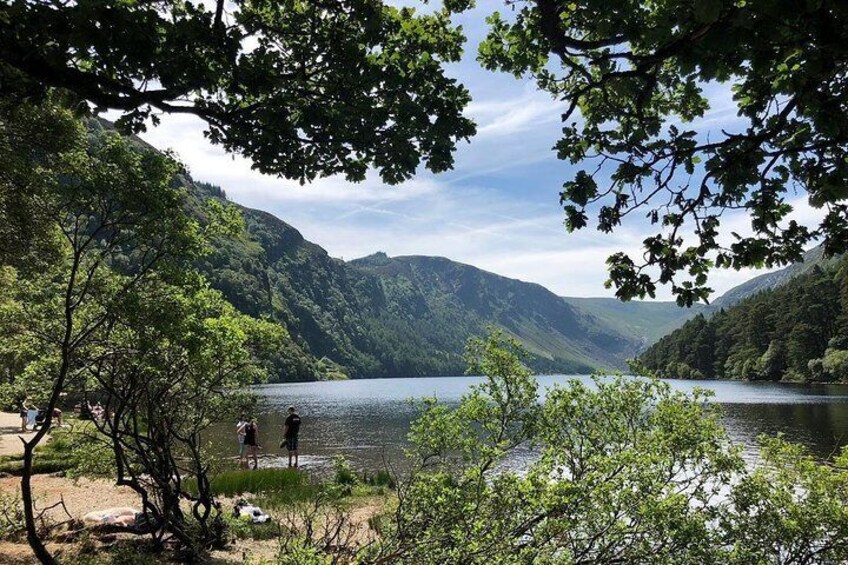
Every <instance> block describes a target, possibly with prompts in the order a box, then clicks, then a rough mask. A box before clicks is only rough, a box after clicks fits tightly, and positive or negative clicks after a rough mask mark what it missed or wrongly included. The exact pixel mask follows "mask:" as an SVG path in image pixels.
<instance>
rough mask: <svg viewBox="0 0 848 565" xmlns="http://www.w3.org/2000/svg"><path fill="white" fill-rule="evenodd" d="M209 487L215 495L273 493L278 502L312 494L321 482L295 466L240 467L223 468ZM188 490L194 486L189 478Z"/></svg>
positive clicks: (290, 500) (193, 489) (193, 488)
mask: <svg viewBox="0 0 848 565" xmlns="http://www.w3.org/2000/svg"><path fill="white" fill-rule="evenodd" d="M210 483H211V486H212V491H213V492H214V493H215V494H216V495H218V496H229V497H233V496H240V495H244V494H253V495H263V498H265V497H267V496H272V497H273V498H274V499H275V500H280V501H281V502H296V501H298V500H308V499H311V498H312V497H314V496H315V495H316V494H317V493H318V492H319V491H320V490H321V486H320V485H318V484H315V483H313V482H312V481H310V480H309V477H308V476H307V475H306V474H304V473H301V472H298V471H295V470H294V469H253V470H245V469H239V470H235V471H225V472H223V473H219V474H217V475H215V476H214V477H212V478H211V479H210ZM186 487H187V489H188V491H189V492H196V490H197V486H196V483H194V482H193V481H192V480H191V479H189V480H188V481H187V482H186Z"/></svg>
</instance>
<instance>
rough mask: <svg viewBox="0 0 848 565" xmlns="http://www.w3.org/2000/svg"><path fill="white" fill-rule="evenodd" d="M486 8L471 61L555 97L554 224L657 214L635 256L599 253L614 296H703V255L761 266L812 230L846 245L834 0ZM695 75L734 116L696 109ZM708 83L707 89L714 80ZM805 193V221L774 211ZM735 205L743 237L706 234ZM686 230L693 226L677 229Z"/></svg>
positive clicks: (845, 133) (702, 97)
mask: <svg viewBox="0 0 848 565" xmlns="http://www.w3.org/2000/svg"><path fill="white" fill-rule="evenodd" d="M508 4H510V5H511V6H512V8H513V9H514V10H515V14H514V17H513V16H511V17H509V18H505V17H502V16H500V15H499V14H497V13H496V14H494V15H493V16H491V17H490V19H489V23H490V26H491V28H490V32H489V36H488V38H487V40H486V41H485V42H484V43H483V44H482V45H481V46H480V50H479V59H480V60H481V62H482V64H483V65H484V66H485V67H487V68H489V69H498V70H502V71H507V72H510V73H513V74H515V75H516V76H524V75H527V74H529V75H531V76H532V77H533V78H534V79H535V80H536V82H537V84H538V87H539V88H540V89H541V90H544V91H547V92H549V93H550V94H551V95H552V96H554V97H555V98H556V99H558V100H562V101H563V102H564V112H563V115H562V123H563V130H562V132H563V135H562V138H561V139H560V140H559V141H558V142H557V143H556V146H555V149H556V152H557V155H558V156H559V158H560V159H563V160H565V161H568V162H570V163H572V164H579V167H578V169H579V170H577V171H576V173H575V174H574V176H573V178H571V179H569V180H568V181H566V182H565V184H564V185H563V191H562V193H561V202H562V204H563V206H564V209H565V213H566V225H567V228H568V229H569V230H576V229H581V228H583V227H585V226H587V225H588V224H589V215H590V214H594V215H596V217H597V221H596V225H597V228H598V229H599V230H601V231H603V232H611V231H613V230H615V229H617V228H618V227H619V226H620V225H621V224H622V222H623V220H624V219H625V217H626V216H628V215H632V214H634V213H637V212H640V211H641V212H642V213H644V214H645V215H647V217H648V218H649V219H650V221H651V223H652V224H655V225H657V233H656V235H653V236H651V237H648V238H647V239H645V240H644V242H643V246H644V254H643V257H642V258H638V259H634V258H632V257H630V256H628V255H626V254H624V253H616V254H614V255H613V256H611V257H610V258H609V261H608V263H609V269H610V281H609V284H611V285H615V286H616V287H617V294H618V296H619V297H621V298H623V299H630V298H633V297H636V296H639V297H644V296H645V295H651V296H653V295H654V292H655V289H656V285H657V284H658V283H663V284H666V283H670V284H672V290H673V292H674V293H675V294H676V295H677V297H678V300H679V302H681V303H685V304H691V303H692V302H693V301H695V300H698V299H705V298H707V297H708V296H709V293H710V289H709V288H708V286H707V272H708V270H709V268H710V267H712V266H718V267H733V268H741V267H747V266H763V265H765V266H768V267H771V266H774V265H782V264H786V263H788V262H792V261H795V260H798V259H800V256H801V253H802V251H803V246H804V245H805V244H807V243H808V242H810V241H812V240H814V239H817V238H820V239H821V240H823V242H824V245H825V249H826V251H827V252H828V253H838V252H842V251H845V250H846V247H848V204H846V199H848V155H847V154H846V147H848V91H846V81H845V70H846V65H848V51H846V49H845V45H846V43H848V4H846V3H845V2H841V1H837V0H819V1H815V2H806V1H799V0H699V1H697V2H680V1H676V0H663V1H659V2H651V3H649V4H645V3H644V2H642V1H641V0H619V1H615V2H609V1H608V0H585V1H582V2H571V1H570V0H569V1H565V0H532V1H531V0H521V1H516V2H508ZM708 89H713V90H714V91H718V92H723V91H726V92H727V94H728V95H731V94H732V104H733V107H734V108H735V109H736V111H737V113H738V117H739V125H733V126H732V127H731V128H729V129H721V130H718V131H716V130H713V129H710V128H709V125H708V124H707V123H706V122H705V121H704V118H705V116H706V113H707V111H708V110H710V101H709V99H708V96H707V95H706V92H707V90H708ZM716 89H717V90H716ZM796 192H803V193H806V195H807V198H808V201H809V203H810V205H812V206H813V207H815V208H822V209H823V213H822V216H823V219H822V220H821V222H820V223H819V224H818V225H804V224H802V223H799V222H798V221H796V220H793V219H791V218H788V214H789V213H790V212H791V210H792V208H791V206H790V204H789V199H790V198H792V196H793V195H794V194H795V193H796ZM737 209H742V210H747V211H748V213H749V214H750V217H751V228H752V234H751V235H747V236H745V235H738V234H735V233H734V234H732V235H733V238H732V241H731V242H730V243H728V242H726V241H724V240H723V239H722V238H720V237H719V235H720V229H721V221H722V215H723V214H724V213H725V212H726V211H728V210H737ZM689 231H691V232H694V235H695V237H694V238H693V239H690V238H687V237H685V235H686V233H687V232H689Z"/></svg>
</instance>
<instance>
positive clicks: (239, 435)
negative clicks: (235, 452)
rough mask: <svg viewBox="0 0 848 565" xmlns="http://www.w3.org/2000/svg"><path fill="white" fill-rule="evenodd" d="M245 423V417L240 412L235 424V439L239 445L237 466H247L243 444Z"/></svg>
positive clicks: (245, 447)
mask: <svg viewBox="0 0 848 565" xmlns="http://www.w3.org/2000/svg"><path fill="white" fill-rule="evenodd" d="M246 423H247V418H246V417H245V415H244V414H241V415H240V416H239V419H238V424H236V440H237V441H238V446H239V467H242V468H246V467H247V457H246V455H247V446H246V445H245V444H244V425H245V424H246Z"/></svg>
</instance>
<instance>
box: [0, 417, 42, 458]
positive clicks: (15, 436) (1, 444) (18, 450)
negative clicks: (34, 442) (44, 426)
mask: <svg viewBox="0 0 848 565" xmlns="http://www.w3.org/2000/svg"><path fill="white" fill-rule="evenodd" d="M34 435H35V432H27V433H25V434H22V433H21V417H20V416H19V415H18V414H16V413H11V412H0V456H2V455H20V454H22V453H23V452H24V446H23V444H22V443H21V440H20V439H19V438H21V437H23V438H24V439H30V438H32V436H34Z"/></svg>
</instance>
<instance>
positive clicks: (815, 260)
mask: <svg viewBox="0 0 848 565" xmlns="http://www.w3.org/2000/svg"><path fill="white" fill-rule="evenodd" d="M834 262H835V259H833V258H831V259H825V257H824V251H823V248H822V247H821V246H820V245H819V246H816V247H814V248H813V249H811V250H809V251H807V252H806V253H804V257H803V260H802V261H799V262H798V263H793V264H791V265H789V266H787V267H784V268H782V269H778V270H777V271H773V272H771V273H765V274H763V275H759V276H757V277H754V278H752V279H750V280H748V281H745V282H744V283H742V284H740V285H738V286H735V287H733V288H732V289H730V290H728V291H727V292H725V293H724V294H723V295H721V296H720V297H719V298H717V299H716V300H714V301H713V302H712V307H713V308H712V310H713V311H717V310H719V309H721V308H726V307H728V306H732V305H734V304H736V303H737V302H739V301H741V300H743V299H745V298H747V297H748V296H752V295H754V294H757V293H758V292H761V291H763V290H771V289H774V288H777V287H779V286H781V285H784V284H786V283H787V282H789V281H790V280H792V279H793V278H795V277H797V276H798V275H801V274H803V273H805V272H807V271H808V270H810V269H812V268H813V267H815V266H822V267H824V266H826V265H829V264H833V263H834Z"/></svg>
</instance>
